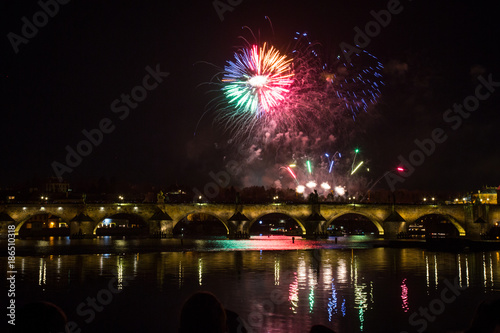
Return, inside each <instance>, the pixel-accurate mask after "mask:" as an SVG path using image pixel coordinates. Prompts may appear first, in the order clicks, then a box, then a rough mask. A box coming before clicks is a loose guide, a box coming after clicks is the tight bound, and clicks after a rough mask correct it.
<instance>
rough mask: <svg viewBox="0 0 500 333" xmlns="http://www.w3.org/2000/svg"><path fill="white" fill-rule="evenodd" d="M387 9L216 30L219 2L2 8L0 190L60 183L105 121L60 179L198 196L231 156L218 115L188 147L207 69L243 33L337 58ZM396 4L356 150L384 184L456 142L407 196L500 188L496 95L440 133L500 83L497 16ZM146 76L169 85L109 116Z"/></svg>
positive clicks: (415, 177)
mask: <svg viewBox="0 0 500 333" xmlns="http://www.w3.org/2000/svg"><path fill="white" fill-rule="evenodd" d="M42 1H44V0H42ZM47 2H50V3H53V1H47ZM220 2H222V3H227V0H221V1H220ZM388 2H389V1H311V2H307V1H290V0H286V1H267V0H266V1H264V0H242V1H240V4H239V5H237V6H233V10H232V11H226V12H224V13H223V18H224V20H223V21H221V19H220V18H219V15H218V14H217V12H216V10H215V9H214V6H213V3H212V1H210V0H206V1H126V2H125V1H85V2H83V1H70V2H68V3H67V4H64V5H59V10H58V12H57V13H56V14H55V15H53V17H49V18H48V19H47V23H46V24H45V25H43V23H45V22H43V19H44V17H43V15H36V13H37V12H39V11H40V10H41V7H40V5H39V4H38V3H37V2H36V1H17V0H16V1H14V0H6V1H3V2H2V4H1V7H0V13H1V14H0V15H1V16H2V17H1V20H0V21H1V22H2V35H3V37H2V43H1V46H2V49H1V50H2V51H1V52H2V53H1V54H2V57H1V61H0V62H1V64H0V66H1V67H0V70H1V72H0V73H1V94H2V96H1V104H0V105H1V110H2V120H1V122H0V152H1V159H2V160H1V163H0V186H2V185H7V184H17V183H22V182H24V181H26V180H28V179H31V178H33V177H34V176H35V175H36V176H38V177H42V178H43V177H47V176H52V175H54V172H53V168H52V164H53V162H54V161H57V162H60V163H61V164H66V162H65V159H66V154H67V151H66V149H65V147H66V146H70V147H72V148H73V149H76V147H77V145H78V143H79V142H80V141H81V140H84V139H85V136H84V135H83V134H82V131H83V130H88V131H90V130H92V129H94V128H97V127H98V126H99V124H100V122H101V121H102V120H103V119H105V118H108V119H109V120H110V123H111V125H110V126H114V130H113V131H112V132H111V133H108V134H104V135H103V138H102V142H101V143H100V144H99V145H98V146H97V147H93V148H92V152H91V153H90V154H89V155H88V156H85V157H83V158H82V161H81V162H80V163H77V166H75V167H74V168H72V169H73V170H72V172H67V173H65V174H64V175H63V177H64V178H66V179H68V180H70V181H71V182H77V181H80V182H81V181H86V180H89V181H91V180H95V179H98V178H100V177H116V178H119V179H122V180H125V181H129V182H137V183H141V182H148V183H152V184H159V185H168V184H173V183H177V184H186V185H190V186H192V185H197V186H200V187H201V186H202V185H203V184H205V183H206V182H207V181H209V180H210V178H209V176H208V173H209V171H212V170H213V171H218V170H221V169H223V167H224V166H223V162H222V156H224V155H225V154H226V152H224V151H220V149H216V145H215V143H218V142H222V141H224V140H225V137H226V136H225V134H224V133H223V132H222V130H221V129H220V128H218V127H216V126H214V124H213V122H212V120H213V114H212V113H211V112H209V113H208V114H207V115H206V116H205V117H204V118H203V119H202V121H201V122H200V127H199V129H198V134H197V136H196V137H194V136H193V132H194V129H195V127H196V124H197V122H198V119H199V118H200V117H201V115H202V114H203V113H204V111H205V110H206V106H207V104H208V103H209V101H210V99H211V98H212V97H213V96H211V95H209V94H207V90H208V89H207V88H206V86H204V85H203V83H205V82H208V81H210V80H211V76H212V75H214V74H215V73H216V70H215V67H214V66H211V65H208V64H214V65H216V66H219V67H222V66H224V64H225V61H226V60H228V59H231V57H232V53H233V51H234V47H235V46H236V45H238V44H239V43H240V41H239V40H238V36H239V35H241V34H242V26H249V27H251V28H252V29H253V30H254V31H257V30H260V29H262V31H263V33H265V32H264V31H269V29H268V27H269V24H268V23H267V21H266V20H265V19H264V17H265V16H266V15H267V16H269V17H270V18H271V20H272V24H273V27H274V31H275V36H274V38H275V39H276V40H279V41H282V43H283V44H284V45H285V44H286V43H287V40H289V39H291V38H292V36H293V34H294V33H295V32H296V31H307V32H308V33H309V35H310V36H311V38H314V39H315V40H317V41H319V42H320V43H322V44H324V45H327V46H329V47H332V48H334V47H338V45H339V44H340V43H341V42H346V43H349V44H353V39H354V35H355V32H354V30H353V29H354V27H356V26H358V27H360V28H361V29H362V30H364V26H365V24H366V23H367V22H369V21H372V20H374V18H373V17H372V16H371V15H370V11H372V10H375V11H380V10H382V9H385V8H387V4H388ZM232 3H233V4H234V3H238V1H232ZM400 6H402V11H401V12H400V13H399V14H396V15H392V18H391V22H390V23H389V24H388V25H387V27H384V28H382V29H381V32H380V33H379V34H378V35H376V36H374V37H373V38H372V40H371V41H370V43H369V44H368V45H367V46H366V50H368V51H370V52H371V53H373V54H374V55H376V56H377V58H378V59H379V60H380V61H381V62H382V63H383V64H384V65H385V72H384V80H385V83H386V87H385V88H384V90H383V94H382V98H381V99H380V101H379V104H378V106H377V107H376V109H375V110H373V111H372V114H370V116H369V117H368V118H366V119H365V120H363V119H361V120H360V121H357V122H356V123H354V124H353V126H356V127H363V128H362V130H361V131H359V132H360V134H359V135H358V137H357V142H356V143H353V146H354V145H356V146H359V147H361V149H362V151H363V153H364V158H365V159H366V160H370V161H371V165H372V169H373V172H374V174H375V175H376V176H374V178H377V177H378V176H379V175H381V174H383V173H384V172H385V171H387V170H391V169H392V168H394V167H395V166H397V165H398V163H399V162H398V156H400V155H402V156H403V157H405V158H406V159H408V158H409V156H410V154H411V153H412V151H414V150H415V149H416V148H417V146H416V145H415V143H414V140H415V139H418V140H424V139H426V138H429V137H430V136H431V132H432V131H433V130H434V129H435V128H442V129H443V131H444V135H446V136H447V140H446V141H444V142H443V143H440V144H437V145H436V148H435V152H434V153H432V154H430V156H426V157H425V161H424V163H423V164H422V165H421V166H419V167H417V168H416V169H415V172H414V173H413V174H412V175H411V176H409V177H408V178H407V179H406V181H405V182H404V183H402V184H398V187H400V188H409V189H412V188H419V189H466V190H473V189H476V188H479V187H481V186H482V185H489V186H493V185H495V186H498V185H500V175H499V166H500V148H499V145H498V143H499V131H498V126H499V121H500V116H499V112H498V111H499V105H500V98H499V95H500V87H498V88H496V89H497V90H498V91H495V92H494V93H492V94H491V96H489V97H488V98H486V99H485V101H482V102H481V103H480V106H479V108H478V109H477V110H476V111H475V112H473V113H471V115H470V117H468V118H467V119H463V121H462V123H461V124H460V126H458V123H456V121H458V120H453V121H449V122H448V123H446V122H444V121H443V115H444V114H445V113H446V110H447V109H449V108H450V107H452V106H453V104H454V103H458V104H461V103H462V102H463V101H464V98H466V97H467V96H470V95H472V96H473V95H474V93H475V89H476V87H477V85H478V84H479V81H478V75H482V76H483V77H484V78H487V77H488V75H490V74H491V75H492V79H493V81H498V82H500V70H499V69H500V68H499V61H498V59H500V52H499V51H500V50H499V48H500V47H499V42H498V36H500V24H499V23H498V7H497V4H496V3H495V2H489V1H480V2H478V1H438V2H436V1H428V0H414V1H408V0H406V1H402V2H401V4H400ZM52 8H53V7H52ZM33 15H35V16H36V18H37V19H39V20H41V22H42V24H40V25H43V26H41V27H39V28H38V32H37V33H36V35H32V36H30V37H29V38H27V39H25V40H24V41H25V43H20V44H19V45H18V46H17V47H18V52H17V53H16V52H15V51H14V48H13V46H12V43H11V41H10V40H9V37H8V36H9V33H14V34H17V35H19V36H22V28H23V25H24V24H25V23H24V22H23V21H22V18H23V17H26V18H27V19H28V21H29V22H33ZM28 30H29V29H28ZM25 32H26V31H25ZM27 32H28V33H30V31H27ZM31 33H33V32H31ZM10 36H11V37H12V36H13V35H12V34H11V35H10ZM147 66H149V67H151V68H152V69H155V68H156V67H157V66H158V67H159V68H160V71H162V72H168V73H169V75H168V76H167V77H163V78H161V79H162V80H163V82H161V83H159V84H158V86H157V87H155V88H153V89H152V90H151V91H149V92H148V93H147V97H146V98H145V99H144V101H142V102H140V103H138V105H137V106H135V108H129V111H130V112H129V113H128V115H127V116H126V117H124V115H125V114H124V113H123V112H118V113H115V112H113V110H112V107H111V104H112V102H113V101H114V100H116V99H120V96H121V95H122V94H130V92H131V90H132V89H133V88H134V87H136V86H138V85H142V82H143V78H144V76H145V75H146V74H148V72H147V70H146V69H145V68H146V67H147ZM153 83H154V81H149V84H153ZM481 92H485V93H486V90H484V88H483V90H481ZM119 105H120V106H123V104H121V103H120V104H119ZM120 116H122V117H123V118H124V119H120ZM455 117H456V116H455ZM454 119H457V118H454ZM454 124H455V125H457V126H456V127H457V129H456V130H453V129H452V128H451V125H454Z"/></svg>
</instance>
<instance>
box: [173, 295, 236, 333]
mask: <svg viewBox="0 0 500 333" xmlns="http://www.w3.org/2000/svg"><path fill="white" fill-rule="evenodd" d="M198 332H200V333H225V332H226V312H225V311H224V308H223V307H222V304H221V303H220V302H219V300H218V299H217V298H216V297H215V296H214V295H213V294H211V293H209V292H197V293H195V294H193V295H191V297H189V298H188V299H187V300H186V302H185V303H184V305H183V306H182V310H181V315H180V325H179V333H198Z"/></svg>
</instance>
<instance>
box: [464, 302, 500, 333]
mask: <svg viewBox="0 0 500 333" xmlns="http://www.w3.org/2000/svg"><path fill="white" fill-rule="evenodd" d="M499 314H500V299H496V300H485V301H483V302H481V303H480V304H479V306H478V307H477V309H476V312H475V314H474V318H473V319H472V323H471V325H470V327H469V329H467V330H466V331H465V333H500V316H499Z"/></svg>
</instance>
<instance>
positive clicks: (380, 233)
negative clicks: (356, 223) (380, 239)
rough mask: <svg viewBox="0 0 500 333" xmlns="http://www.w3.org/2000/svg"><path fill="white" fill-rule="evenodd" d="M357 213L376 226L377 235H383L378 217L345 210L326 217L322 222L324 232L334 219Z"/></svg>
mask: <svg viewBox="0 0 500 333" xmlns="http://www.w3.org/2000/svg"><path fill="white" fill-rule="evenodd" d="M351 214H352V215H359V216H363V217H365V218H366V219H368V220H369V221H370V222H371V223H373V225H374V226H375V227H376V228H377V230H378V234H379V236H383V235H384V228H383V227H382V224H381V223H380V221H378V219H377V218H376V217H374V216H372V215H370V214H366V213H362V212H360V211H352V212H351V211H347V212H341V213H338V214H335V215H333V216H331V217H330V218H329V219H327V221H326V223H325V224H324V230H323V231H324V232H326V231H327V230H326V229H327V228H328V226H329V225H330V224H332V223H333V222H334V221H335V220H336V219H338V218H340V217H342V216H345V215H351Z"/></svg>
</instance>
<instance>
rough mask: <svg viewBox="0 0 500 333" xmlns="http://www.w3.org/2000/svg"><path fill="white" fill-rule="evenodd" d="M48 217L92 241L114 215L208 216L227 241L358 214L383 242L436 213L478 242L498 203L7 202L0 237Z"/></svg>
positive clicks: (496, 215) (152, 222)
mask: <svg viewBox="0 0 500 333" xmlns="http://www.w3.org/2000/svg"><path fill="white" fill-rule="evenodd" d="M46 213H50V214H52V215H56V216H58V217H60V218H61V220H62V221H64V222H67V223H68V225H69V227H70V233H71V234H75V233H78V232H79V231H80V230H81V232H82V233H83V235H85V236H86V237H93V236H94V235H95V232H96V229H97V227H98V226H99V224H100V223H102V222H103V220H104V219H106V218H111V217H113V216H116V214H129V215H133V216H136V217H138V218H140V219H141V220H142V221H143V222H144V224H146V225H148V226H149V232H150V233H151V234H154V233H155V232H158V231H161V232H163V233H166V234H171V233H172V230H173V228H174V227H175V225H176V224H177V223H179V221H181V220H182V219H183V218H185V217H187V216H188V215H190V214H196V213H203V214H209V215H212V216H214V217H216V218H217V219H219V220H220V221H221V223H223V224H224V226H225V227H226V230H227V236H228V237H230V238H232V237H235V235H236V234H237V233H238V232H241V233H249V230H250V227H251V226H252V224H253V223H255V221H258V220H259V219H261V218H262V217H263V216H265V215H268V214H272V213H281V214H285V215H287V216H289V217H291V218H292V219H294V220H295V221H296V222H297V223H298V225H299V226H300V227H301V228H302V233H303V236H305V237H312V236H313V235H314V233H317V232H326V230H327V227H328V226H329V225H330V224H331V223H332V222H333V221H334V220H335V219H337V218H339V217H341V216H342V215H345V214H359V215H361V216H364V217H366V218H368V219H369V220H370V221H371V222H372V223H373V224H374V225H375V226H376V227H377V229H378V231H379V234H380V235H381V236H382V235H383V236H384V237H385V238H388V239H391V238H395V237H396V235H397V233H399V232H404V231H407V228H408V225H409V224H412V223H413V222H415V221H417V220H419V219H420V218H422V217H424V216H426V215H430V214H437V215H440V216H442V217H443V219H446V220H447V221H449V222H451V223H452V224H453V225H454V226H455V228H456V229H457V230H458V234H459V235H460V236H462V237H467V238H469V239H478V238H479V237H480V234H481V233H482V232H486V231H488V230H489V229H490V228H491V227H492V226H494V225H495V224H496V223H498V222H500V205H482V204H479V205H472V204H463V205H462V204H457V205H453V204H452V205H398V204H396V205H392V204H332V203H316V204H310V203H309V204H286V203H271V204H238V205H237V204H207V203H185V204H163V203H158V204H146V203H141V204H133V203H113V204H83V203H82V204H24V205H23V204H6V205H2V206H0V236H1V237H6V234H7V225H8V224H13V223H14V224H15V225H16V234H18V232H19V230H20V228H21V227H22V226H23V224H24V223H25V222H26V221H28V220H29V219H30V218H31V217H33V216H36V215H39V214H46Z"/></svg>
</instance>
